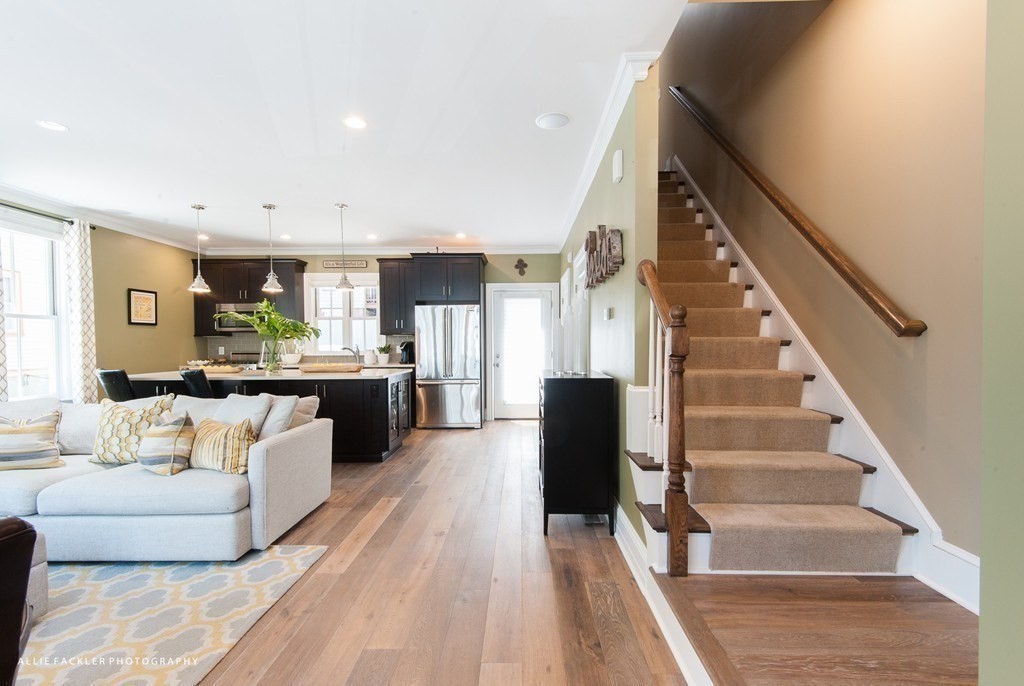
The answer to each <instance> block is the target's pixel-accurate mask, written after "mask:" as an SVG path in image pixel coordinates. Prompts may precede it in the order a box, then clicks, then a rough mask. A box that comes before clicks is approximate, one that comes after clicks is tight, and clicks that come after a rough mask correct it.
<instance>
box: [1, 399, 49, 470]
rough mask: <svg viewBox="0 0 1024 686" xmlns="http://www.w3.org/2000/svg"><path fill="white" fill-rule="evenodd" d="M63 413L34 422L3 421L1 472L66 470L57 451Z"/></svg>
mask: <svg viewBox="0 0 1024 686" xmlns="http://www.w3.org/2000/svg"><path fill="white" fill-rule="evenodd" d="M59 421H60V410H54V411H53V412H47V413H46V414H44V415H40V416H39V417H32V418H31V419H8V418H7V417H0V471H5V470H10V469H53V468H55V467H63V466H64V461H63V460H61V459H60V451H59V450H57V422H59Z"/></svg>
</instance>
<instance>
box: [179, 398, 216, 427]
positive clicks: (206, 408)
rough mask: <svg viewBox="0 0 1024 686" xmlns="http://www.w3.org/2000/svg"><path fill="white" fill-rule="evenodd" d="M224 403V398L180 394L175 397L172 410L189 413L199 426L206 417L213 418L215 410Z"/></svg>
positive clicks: (194, 422) (193, 421)
mask: <svg viewBox="0 0 1024 686" xmlns="http://www.w3.org/2000/svg"><path fill="white" fill-rule="evenodd" d="M223 403H224V399H223V398H196V397H193V396H191V395H179V396H177V397H176V398H175V399H174V406H173V407H172V408H171V412H173V413H174V414H187V415H188V416H189V417H191V418H192V423H193V424H195V425H196V426H199V422H201V421H203V420H204V419H212V418H213V415H214V413H215V412H217V410H218V409H220V406H221V405H222V404H223Z"/></svg>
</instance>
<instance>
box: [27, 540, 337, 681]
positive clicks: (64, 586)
mask: <svg viewBox="0 0 1024 686" xmlns="http://www.w3.org/2000/svg"><path fill="white" fill-rule="evenodd" d="M325 550H327V548H326V547H324V546H297V545H281V546H271V547H270V548H268V549H267V550H262V551H252V552H250V553H248V554H246V555H244V556H243V557H242V558H241V559H239V560H237V561H235V562H148V563H131V562H128V563H116V564H53V565H51V566H50V612H49V613H48V614H47V615H46V616H45V617H43V619H42V620H41V621H39V622H38V623H37V624H36V625H35V626H34V627H33V628H32V637H31V639H30V640H29V643H28V647H27V648H26V650H25V656H24V658H23V660H22V665H21V669H20V671H19V673H18V681H17V684H18V686H42V685H43V684H99V683H103V684H131V685H132V686H136V685H137V686H142V685H144V684H147V685H148V684H181V685H191V684H197V683H199V681H200V680H201V679H202V678H203V677H204V676H206V674H207V673H209V671H210V670H211V669H213V667H214V665H216V664H217V663H218V662H219V661H220V659H221V658H222V657H224V655H225V654H227V652H228V651H229V650H231V648H232V646H234V645H235V643H237V642H238V640H239V639H240V638H241V637H242V635H243V634H245V632H246V631H248V630H249V628H250V627H252V625H253V624H255V623H256V620H258V619H259V618H260V617H261V616H263V613H265V612H266V611H267V610H268V609H270V607H271V606H272V605H273V604H274V603H276V602H277V601H278V600H279V599H280V598H281V596H283V595H284V594H285V593H286V592H287V591H288V589H289V588H291V586H292V584H294V583H295V582H296V581H298V580H299V578H300V577H301V576H302V575H303V574H305V572H306V570H308V569H309V568H310V567H311V566H312V565H313V563H314V562H316V561H317V560H318V559H319V558H320V556H321V555H323V554H324V551H325Z"/></svg>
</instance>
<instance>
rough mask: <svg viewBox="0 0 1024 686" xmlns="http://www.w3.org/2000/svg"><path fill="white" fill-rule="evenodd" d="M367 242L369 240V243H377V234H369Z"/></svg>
mask: <svg viewBox="0 0 1024 686" xmlns="http://www.w3.org/2000/svg"><path fill="white" fill-rule="evenodd" d="M366 240H368V241H375V240H377V234H375V233H368V234H366Z"/></svg>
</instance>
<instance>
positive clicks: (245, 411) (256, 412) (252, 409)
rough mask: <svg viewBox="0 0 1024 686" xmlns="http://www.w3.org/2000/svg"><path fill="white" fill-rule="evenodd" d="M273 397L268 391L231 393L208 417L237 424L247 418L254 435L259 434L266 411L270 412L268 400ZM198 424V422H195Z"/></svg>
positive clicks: (225, 422) (224, 422)
mask: <svg viewBox="0 0 1024 686" xmlns="http://www.w3.org/2000/svg"><path fill="white" fill-rule="evenodd" d="M271 398H273V396H272V395H270V394H269V393H261V394H260V395H239V394H237V393H232V394H231V395H229V396H228V397H226V398H224V400H222V401H221V406H220V407H218V408H217V411H216V412H214V413H213V416H212V417H211V418H210V419H213V420H214V421H217V422H220V423H221V424H239V423H240V422H241V421H242V420H243V419H248V420H249V424H250V426H252V433H253V435H254V436H259V435H260V431H262V430H263V423H264V422H265V421H266V420H267V413H268V412H270V401H271ZM196 426H199V422H197V423H196Z"/></svg>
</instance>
